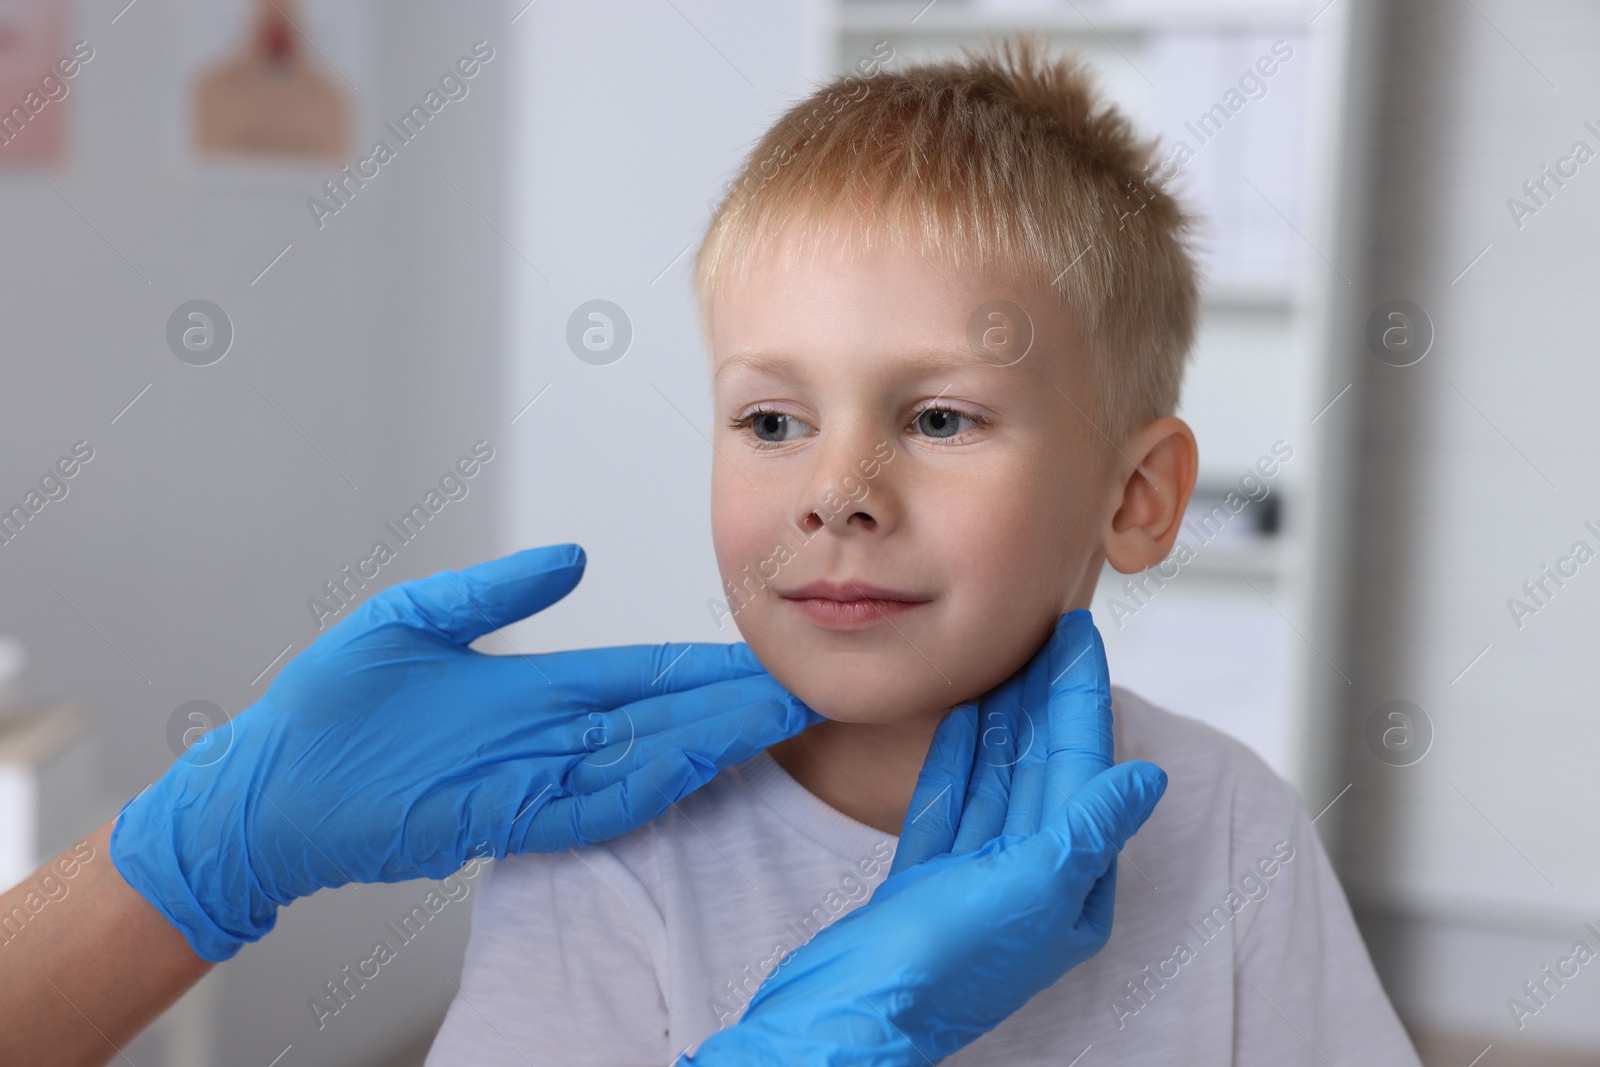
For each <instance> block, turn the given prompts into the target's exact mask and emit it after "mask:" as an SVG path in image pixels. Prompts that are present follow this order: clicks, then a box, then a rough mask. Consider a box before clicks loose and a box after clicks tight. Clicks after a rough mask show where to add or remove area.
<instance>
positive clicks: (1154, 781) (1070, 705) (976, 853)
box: [684, 612, 1167, 1067]
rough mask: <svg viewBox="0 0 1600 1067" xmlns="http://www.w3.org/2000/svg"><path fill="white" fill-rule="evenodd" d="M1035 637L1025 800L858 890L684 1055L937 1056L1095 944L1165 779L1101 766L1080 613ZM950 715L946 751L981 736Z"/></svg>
mask: <svg viewBox="0 0 1600 1067" xmlns="http://www.w3.org/2000/svg"><path fill="white" fill-rule="evenodd" d="M1045 651H1046V655H1045V658H1044V661H1043V663H1042V664H1030V665H1029V667H1028V668H1025V670H1024V672H1022V673H1023V674H1026V673H1027V672H1028V671H1029V670H1033V669H1034V668H1035V667H1037V666H1042V667H1043V668H1044V671H1043V673H1041V674H1038V675H1036V676H1034V677H1033V678H1032V679H1031V680H1030V679H1027V678H1023V679H1020V681H1021V688H1020V690H1019V691H1020V692H1022V693H1023V694H1026V693H1028V692H1030V691H1031V688H1032V687H1033V686H1035V685H1037V684H1038V683H1039V681H1040V680H1043V682H1044V684H1045V691H1046V693H1047V697H1046V702H1047V707H1046V709H1045V714H1044V715H1043V716H1039V715H1037V712H1038V710H1039V709H1038V705H1036V704H1032V705H1027V706H1026V707H1025V709H1024V710H1025V712H1028V713H1034V714H1035V717H1036V718H1040V719H1043V720H1044V733H1045V735H1046V736H1045V738H1043V739H1041V740H1042V742H1044V743H1043V744H1042V745H1041V746H1038V747H1040V748H1042V751H1038V752H1033V751H1030V752H1028V753H1027V754H1026V755H1023V754H1022V752H1021V750H1020V747H1019V751H1018V753H1017V756H1018V758H1017V760H1016V762H1015V763H1014V764H1013V765H1012V766H1013V768H1014V769H1013V771H1012V774H1011V787H1012V792H1011V795H1012V797H1013V798H1016V797H1018V794H1019V787H1023V788H1024V789H1025V791H1027V792H1028V793H1030V794H1031V795H1032V798H1033V799H1030V800H1027V801H1025V802H1024V803H1023V804H1022V805H1021V806H1019V807H1018V808H1017V809H1016V810H1015V811H1011V812H1008V813H1007V816H1006V818H1005V819H1004V820H1003V821H1002V823H1001V824H1000V825H1001V828H1002V829H1003V830H1004V831H1005V832H1004V833H1002V834H1001V835H1000V836H998V837H994V838H992V839H991V840H990V841H988V842H986V843H984V844H982V845H981V846H979V847H978V848H976V849H974V850H972V851H968V852H965V853H959V854H958V853H956V852H945V853H943V854H941V855H937V856H934V857H932V858H931V859H927V860H925V861H923V862H921V863H919V864H917V865H916V866H913V867H910V868H907V869H905V870H903V871H900V872H898V873H895V874H892V875H890V877H889V879H888V880H887V881H886V882H884V884H883V885H882V886H880V887H879V888H878V891H877V892H876V893H875V894H873V898H872V900H871V901H869V902H868V903H867V904H866V905H864V906H863V907H861V908H859V909H857V910H856V911H853V912H851V913H850V914H848V915H846V916H844V917H843V918H841V919H840V920H839V921H837V922H835V923H834V924H832V925H831V926H829V927H827V928H826V929H825V930H823V931H822V932H821V933H819V934H818V935H817V936H816V937H814V938H812V939H811V940H810V941H809V942H807V943H806V944H805V945H803V946H801V947H800V948H799V949H797V950H796V951H795V952H793V953H791V954H790V955H789V956H787V957H786V958H785V959H784V961H783V962H782V963H781V964H780V965H779V966H778V969H777V971H776V972H774V973H773V974H772V975H771V976H769V977H768V979H767V980H766V982H765V983H763V984H762V986H761V988H760V989H759V990H758V991H757V992H756V995H755V997H754V998H753V999H752V1000H751V1002H750V1006H749V1008H748V1009H747V1010H746V1011H745V1014H744V1016H743V1018H742V1019H741V1020H740V1021H739V1022H738V1023H737V1024H735V1025H734V1026H732V1027H730V1028H728V1029H727V1030H724V1031H722V1032H721V1033H718V1034H716V1035H714V1036H712V1037H711V1038H709V1039H708V1040H707V1041H706V1042H705V1043H704V1044H703V1045H701V1047H700V1049H699V1050H698V1051H697V1052H696V1054H695V1055H694V1057H692V1058H688V1059H685V1061H684V1062H685V1063H686V1064H690V1065H693V1067H723V1065H733V1064H740V1065H743V1067H750V1065H758V1067H766V1065H774V1067H776V1065H779V1064H795V1063H804V1064H808V1065H812V1067H817V1065H821V1067H834V1065H839V1067H842V1065H845V1064H850V1065H853V1067H863V1065H864V1067H914V1065H922V1064H927V1063H936V1062H938V1061H939V1060H941V1059H944V1058H945V1057H947V1056H950V1055H951V1054H953V1053H955V1052H957V1051H958V1050H960V1049H962V1048H965V1047H966V1046H967V1045H969V1044H971V1043H972V1042H973V1041H975V1040H977V1039H978V1038H979V1037H981V1036H982V1035H983V1034H985V1033H987V1032H989V1031H990V1030H992V1029H993V1028H994V1027H995V1026H997V1025H999V1024H1000V1022H1001V1021H1003V1020H1004V1019H1006V1018H1007V1017H1009V1016H1010V1015H1011V1014H1012V1013H1013V1012H1015V1011H1016V1010H1017V1009H1018V1008H1020V1007H1022V1005H1023V1004H1025V1003H1027V1001H1028V1000H1029V999H1030V998H1031V997H1033V995H1034V994H1036V993H1038V992H1039V991H1040V990H1042V989H1045V988H1047V987H1048V986H1050V985H1052V984H1054V983H1055V982H1056V981H1057V980H1058V979H1059V978H1060V977H1061V976H1062V975H1063V974H1065V973H1066V972H1067V971H1069V970H1071V969H1072V968H1073V967H1075V966H1077V965H1078V964H1080V963H1082V962H1083V961H1084V960H1086V959H1088V958H1090V957H1091V956H1093V955H1094V954H1095V953H1096V952H1098V951H1100V949H1101V948H1102V947H1104V945H1105V943H1106V939H1107V938H1109V937H1110V936H1111V922H1112V905H1113V901H1114V898H1115V896H1116V857H1117V853H1118V852H1120V851H1121V849H1122V847H1123V845H1124V844H1125V843H1126V842H1127V840H1128V838H1130V837H1132V836H1133V834H1134V833H1135V832H1137V831H1138V829H1139V827H1141V826H1142V825H1144V822H1145V820H1146V819H1148V818H1149V817H1150V813H1151V812H1152V811H1153V810H1154V809H1155V806H1156V803H1157V802H1158V801H1159V800H1160V799H1161V795H1162V793H1163V792H1164V791H1165V790H1166V783H1167V779H1166V775H1165V774H1164V773H1163V772H1162V771H1161V770H1160V769H1159V768H1158V767H1156V766H1154V765H1153V764H1150V763H1145V762H1142V761H1130V762H1127V763H1121V764H1117V765H1115V766H1112V765H1111V759H1112V749H1111V744H1112V741H1111V692H1110V684H1109V680H1108V677H1107V672H1106V665H1105V653H1104V650H1103V648H1102V646H1101V644H1100V638H1099V634H1098V633H1096V632H1095V630H1094V625H1093V623H1092V622H1091V621H1090V620H1089V617H1088V613H1087V612H1082V613H1078V612H1074V613H1073V614H1072V615H1069V616H1067V617H1065V618H1064V619H1063V620H1062V623H1061V625H1060V626H1059V627H1058V630H1057V633H1056V637H1055V639H1053V640H1052V641H1051V642H1050V643H1049V645H1048V646H1047V647H1046V650H1045ZM962 729H964V728H958V729H957V730H955V731H952V735H951V737H949V738H946V741H947V742H949V745H950V747H951V749H952V750H953V755H954V756H959V755H960V752H959V747H960V746H959V744H957V743H956V741H955V739H956V738H965V739H966V740H967V742H968V743H969V744H975V743H976V740H977V739H976V737H975V735H974V734H973V733H971V732H970V731H967V732H965V733H962V732H961V730H962ZM1025 744H1026V739H1025V736H1023V737H1021V738H1019V746H1023V745H1025ZM968 751H969V759H970V758H971V756H970V752H971V749H970V748H969V750H968ZM941 758H944V757H943V756H941ZM955 766H956V770H955V771H954V772H952V775H951V777H950V779H949V782H950V783H951V785H952V788H953V787H954V783H955V782H956V780H957V779H958V778H959V777H960V774H959V770H960V768H959V759H956V760H955ZM1024 767H1029V768H1031V769H1029V770H1026V771H1024V770H1023V768H1024ZM984 774H987V772H984ZM1025 775H1026V776H1027V780H1026V781H1025V780H1024V776H1025ZM983 776H984V775H980V774H979V773H977V771H976V770H974V771H972V772H971V773H969V775H968V780H969V782H970V781H971V780H973V779H981V778H982V777H983ZM1032 781H1036V782H1037V788H1035V786H1034V785H1033V784H1029V783H1030V782H1032ZM991 814H992V813H991ZM989 817H990V816H987V815H986V816H984V818H989ZM954 836H959V833H957V834H956V835H953V837H954ZM952 843H953V840H952Z"/></svg>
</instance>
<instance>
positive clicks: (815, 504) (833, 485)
mask: <svg viewBox="0 0 1600 1067" xmlns="http://www.w3.org/2000/svg"><path fill="white" fill-rule="evenodd" d="M863 441H865V439H864V438H860V437H855V438H853V439H852V440H851V441H835V442H832V443H831V444H830V445H828V446H824V448H822V449H819V450H818V454H817V462H816V465H815V466H814V467H813V468H812V471H811V476H810V479H809V481H808V482H807V484H806V486H805V489H804V490H803V491H802V493H801V495H800V497H799V499H798V501H797V502H796V512H797V514H796V516H795V518H796V522H797V523H798V525H799V526H800V528H801V529H802V530H804V531H805V532H806V533H808V534H813V533H817V532H818V531H820V530H823V529H825V528H826V529H828V530H830V531H832V532H833V533H834V534H836V535H840V536H843V535H847V534H873V535H877V536H882V535H885V534H887V533H889V532H890V530H892V529H893V528H894V526H895V525H896V524H897V523H898V520H899V511H898V507H897V505H896V502H895V500H894V498H893V496H892V494H891V493H890V492H889V486H888V481H887V470H886V469H885V467H884V465H883V464H882V463H881V462H880V461H879V457H881V456H882V455H883V449H884V446H883V445H881V444H879V442H878V441H876V440H872V441H865V443H862V442H863Z"/></svg>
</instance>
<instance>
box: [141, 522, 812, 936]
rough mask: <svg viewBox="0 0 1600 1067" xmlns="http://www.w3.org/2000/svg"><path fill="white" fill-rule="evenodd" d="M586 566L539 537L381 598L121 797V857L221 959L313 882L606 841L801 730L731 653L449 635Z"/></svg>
mask: <svg viewBox="0 0 1600 1067" xmlns="http://www.w3.org/2000/svg"><path fill="white" fill-rule="evenodd" d="M583 567H584V555H583V550H582V549H581V548H579V547H578V546H577V545H557V546H554V547H549V548H536V549H529V550H527V551H524V552H518V553H516V554H514V555H511V556H507V557H505V558H504V559H499V560H495V561H492V562H489V563H484V564H480V565H478V566H476V567H470V568H468V569H466V570H464V571H461V572H460V573H455V572H452V571H444V572H442V573H439V574H435V575H433V576H432V577H429V578H425V579H422V580H420V581H414V582H406V583H404V584H401V585H397V586H394V587H392V588H389V589H386V590H384V591H383V592H380V593H378V594H377V595H376V596H374V597H372V598H371V599H369V600H368V601H366V603H364V604H362V605H361V606H360V607H358V608H356V610H355V611H354V612H353V613H352V614H351V615H350V617H349V618H347V619H346V620H344V621H343V622H341V623H339V624H338V625H337V626H335V627H334V628H333V629H331V630H329V631H328V632H327V633H325V634H323V635H322V636H321V637H319V638H318V639H317V640H316V641H315V642H314V643H313V644H312V645H311V646H310V647H309V648H307V649H306V650H305V651H304V652H302V653H300V655H298V656H296V657H295V658H294V659H293V660H291V661H290V662H289V663H288V664H287V665H286V666H285V667H284V668H283V670H282V671H281V672H280V673H279V674H278V677H277V678H275V679H274V680H273V682H272V685H271V687H270V688H269V689H268V690H267V692H266V693H265V695H263V696H262V698H261V699H260V700H259V701H257V702H256V703H255V704H253V705H251V706H250V707H249V708H247V709H245V710H244V711H243V712H241V713H240V714H239V715H238V717H236V718H235V719H234V720H233V721H232V722H231V723H228V724H224V725H222V726H220V727H218V728H216V729H213V730H212V731H211V732H209V733H207V734H206V735H205V736H204V737H203V738H202V739H201V740H200V742H199V743H197V744H196V745H195V746H194V747H192V748H190V749H189V750H188V751H187V752H186V753H185V755H184V756H183V757H182V758H180V759H179V760H178V762H177V763H175V764H173V765H172V767H171V768H169V769H168V771H167V772H166V774H164V775H163V776H162V777H161V778H160V779H159V780H158V781H156V782H155V784H153V785H152V786H151V787H150V788H149V789H147V790H145V792H143V793H141V794H140V795H139V796H138V797H136V798H134V799H133V800H132V801H131V802H130V803H129V804H128V805H127V806H126V807H125V808H124V809H123V811H122V813H121V815H120V816H119V817H118V820H117V825H116V827H115V829H114V830H113V831H112V835H111V858H112V861H113V863H115V864H116V867H117V870H119V871H120V872H121V873H122V876H123V877H124V878H125V879H127V881H128V883H129V884H130V885H132V886H133V887H134V888H135V889H137V890H138V891H139V892H140V893H142V894H143V895H144V896H145V898H146V899H148V900H149V901H150V903H151V904H152V905H154V906H155V908H156V909H157V910H158V911H160V912H161V913H162V914H163V915H165V916H166V917H167V919H168V920H169V921H170V922H172V924H173V925H174V926H176V927H177V928H178V929H179V930H180V931H182V933H183V935H184V936H185V937H186V938H187V939H188V941H189V944H190V946H191V947H193V948H194V950H195V952H196V953H198V954H199V955H200V956H201V957H203V958H205V959H207V960H222V959H227V958H228V957H230V956H232V955H233V954H234V953H235V952H237V951H238V950H239V947H240V945H241V944H242V943H243V942H246V941H254V940H256V939H257V938H259V937H261V936H262V935H264V934H265V933H267V931H269V930H271V929H272V926H273V923H274V922H275V921H276V917H277V909H278V908H279V907H280V906H282V905H285V904H288V903H289V902H291V901H293V900H295V899H297V898H299V897H303V896H306V895H307V894H309V893H313V892H315V891H316V890H317V889H319V888H322V887H324V886H338V885H343V884H345V883H348V882H394V881H402V880H404V879H408V878H419V877H428V878H442V877H445V876H446V875H449V874H451V873H452V872H454V871H457V870H459V869H460V868H461V867H462V866H463V865H464V864H465V863H466V862H467V861H468V859H469V858H474V857H480V858H486V857H489V856H493V857H495V858H500V857H504V856H506V855H507V854H510V853H519V852H531V851H557V850H562V849H569V848H575V847H577V846H579V845H584V844H588V843H589V842H592V841H600V840H604V839H607V838H611V837H615V836H617V835H618V834H622V833H625V832H627V831H628V830H631V829H633V828H634V827H636V826H639V825H641V824H643V823H645V822H648V821H649V820H651V819H654V818H655V817H656V816H658V815H660V814H661V813H662V812H663V811H665V810H666V809H667V807H668V806H669V805H671V804H672V803H673V802H674V801H676V800H678V799H679V798H680V797H683V796H684V795H686V794H688V793H690V792H692V791H693V790H695V789H697V788H699V787H700V786H701V785H703V784H705V782H707V781H709V780H710V779H711V778H712V777H713V776H714V775H715V774H716V773H717V770H718V768H719V767H725V766H729V765H731V764H735V763H740V762H742V761H744V760H746V759H749V758H750V757H751V756H753V755H755V753H757V752H758V751H760V750H761V749H764V748H766V747H767V746H768V745H771V744H773V743H775V742H777V741H780V740H782V739H783V738H786V737H790V736H792V735H794V734H796V733H798V732H799V731H800V730H802V729H804V728H805V727H806V726H808V725H810V724H811V723H813V722H817V721H819V717H818V716H817V715H816V714H815V713H814V712H812V711H811V710H810V709H808V708H806V707H805V706H804V705H803V704H801V703H800V702H799V701H797V700H795V699H794V698H793V697H791V696H790V695H789V694H788V693H786V692H785V691H784V690H783V689H782V687H780V686H779V685H778V684H777V682H775V681H773V680H772V678H771V677H770V676H769V675H768V674H767V673H766V672H765V671H764V670H763V669H762V667H761V665H760V663H759V662H758V661H757V660H756V658H755V656H754V655H753V654H752V653H751V652H750V650H749V648H748V647H747V646H745V645H742V644H740V645H721V644H684V645H636V646H631V647H626V648H604V649H590V650H584V651H576V652H551V653H542V654H535V655H505V656H500V655H485V654H483V653H480V652H476V651H473V650H472V649H471V648H469V647H467V646H468V645H469V644H470V643H471V642H472V641H473V640H475V639H476V638H478V637H481V636H483V635H484V634H487V633H490V632H492V631H494V630H498V629H500V628H501V627H503V626H506V625H509V624H510V623H513V622H516V621H517V620H519V619H522V618H524V617H526V616H528V615H531V614H533V613H534V612H536V611H540V610H542V609H544V608H546V607H548V606H549V605H551V604H553V603H555V602H556V601H558V600H560V599H561V598H562V597H564V596H565V595H566V594H567V593H568V592H570V591H571V590H572V588H573V587H574V586H576V585H577V584H578V580H579V579H580V578H581V577H582V576H583Z"/></svg>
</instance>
